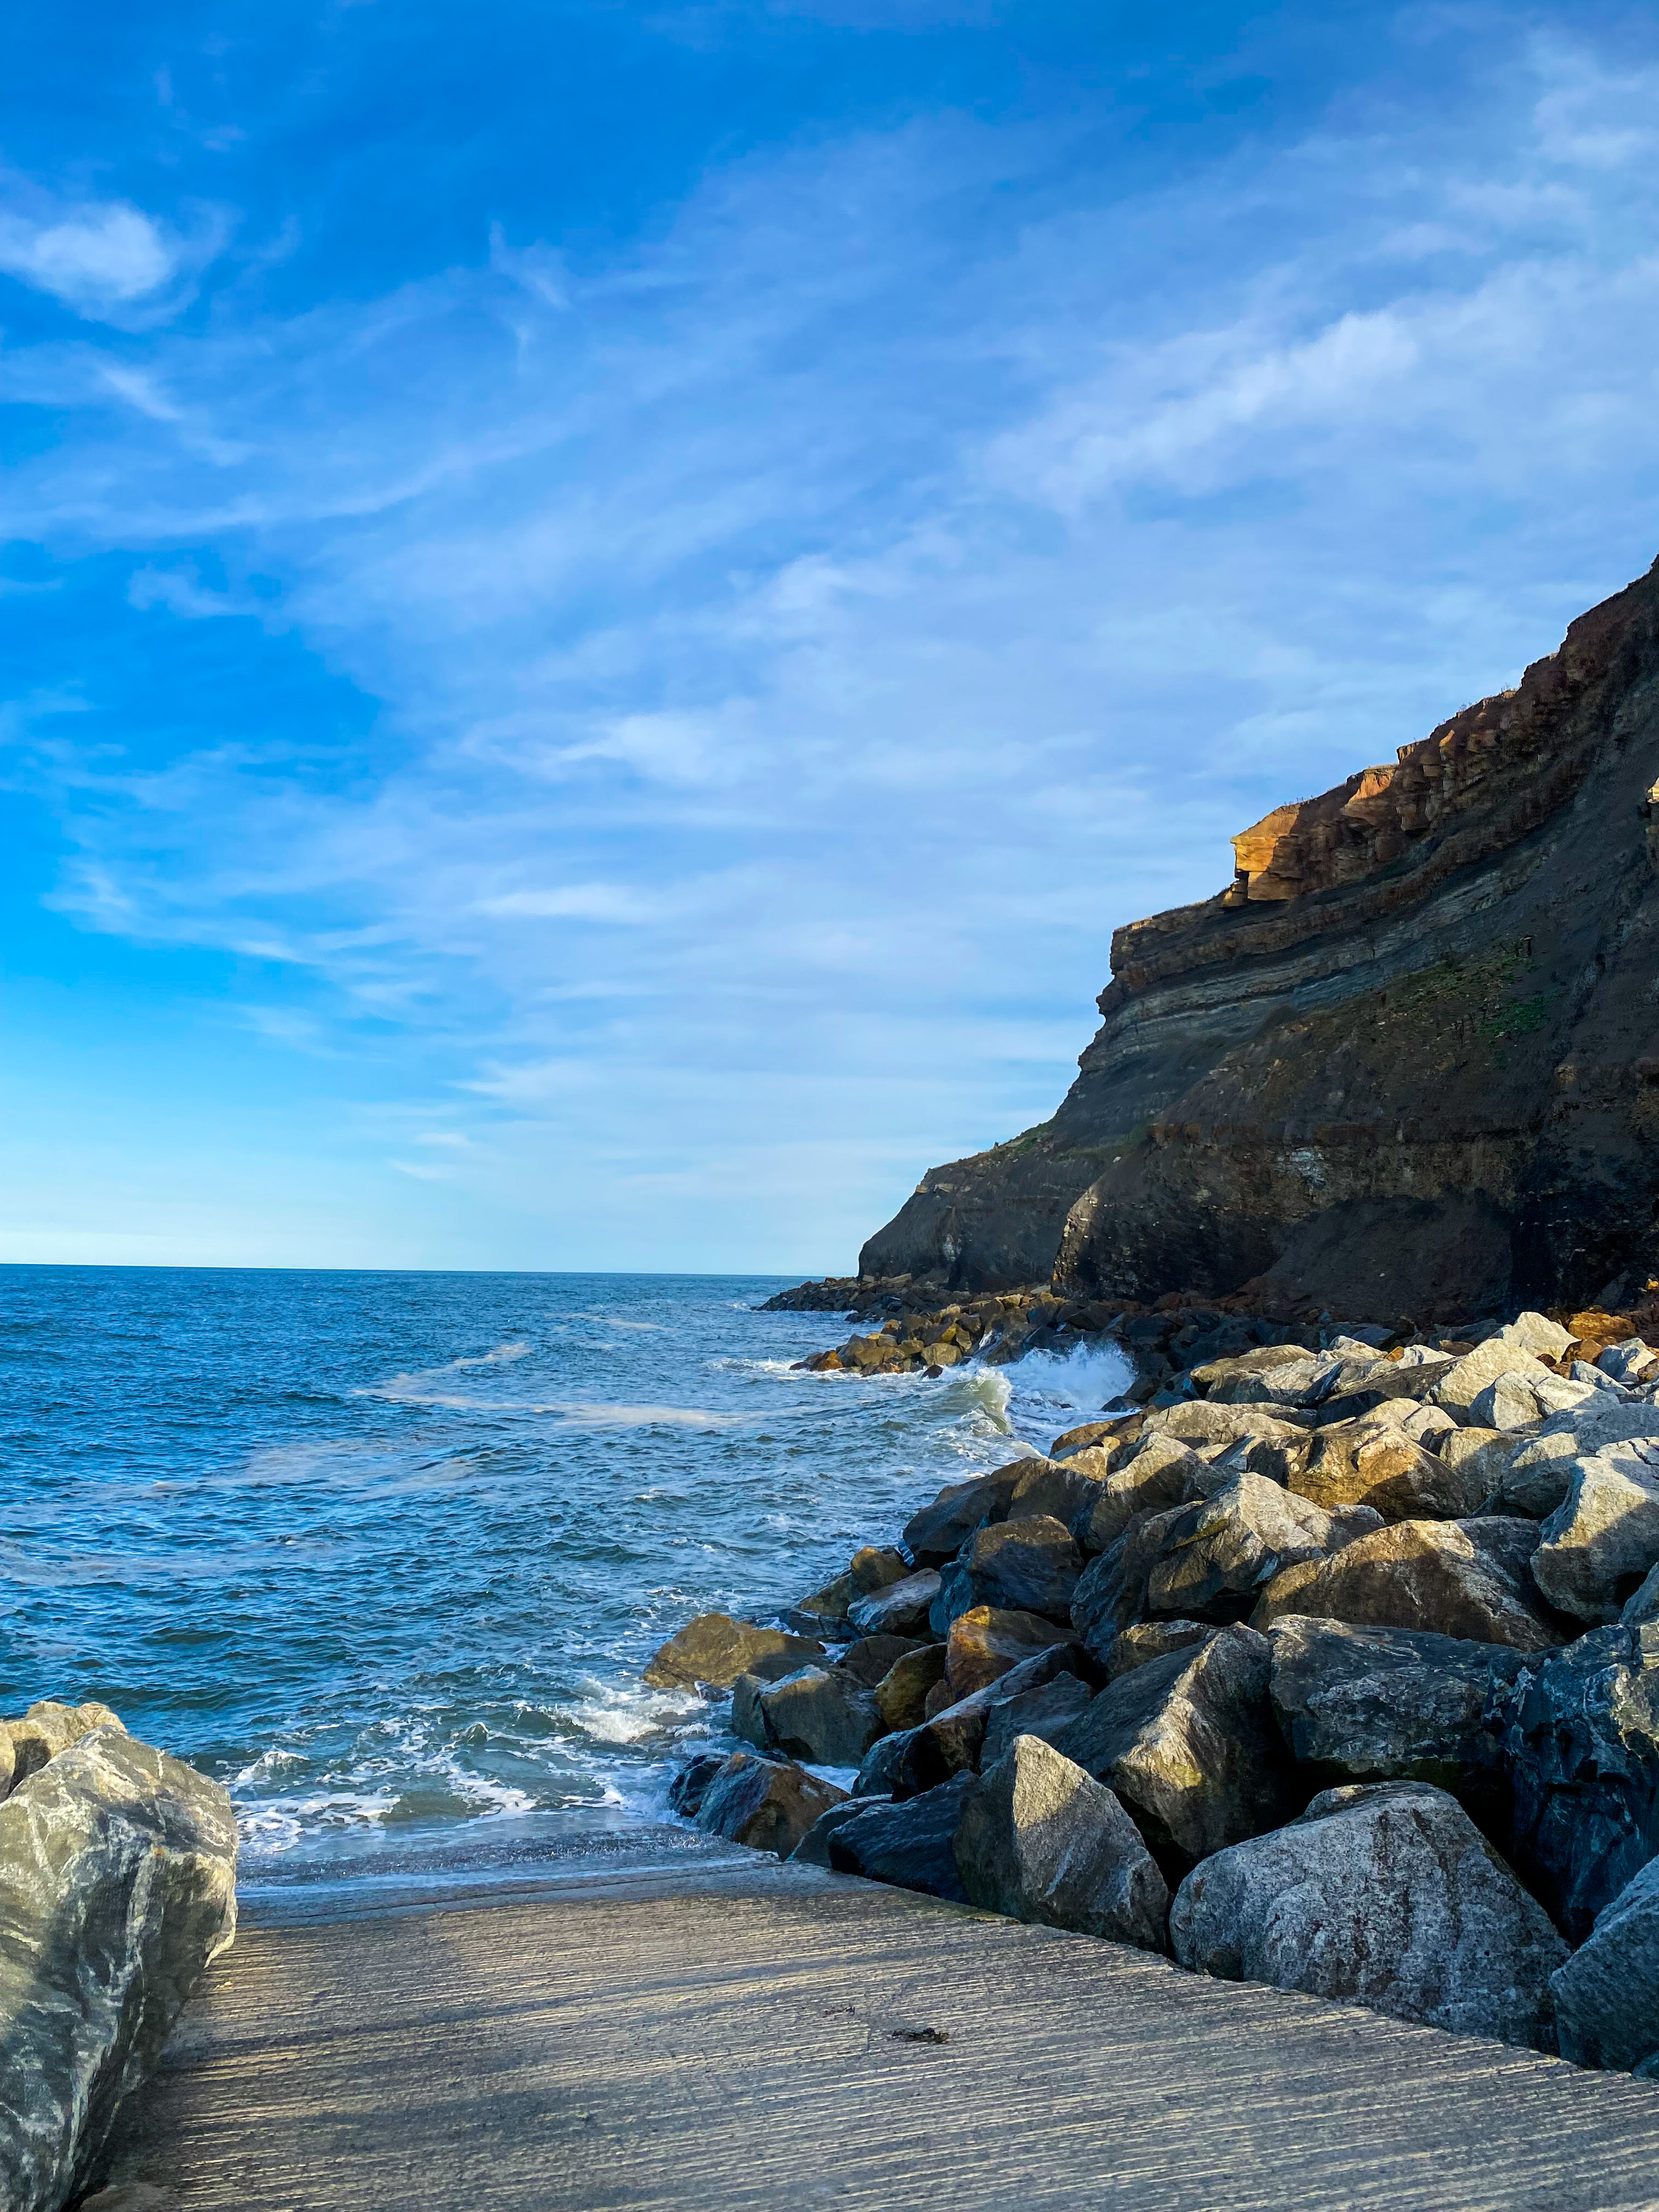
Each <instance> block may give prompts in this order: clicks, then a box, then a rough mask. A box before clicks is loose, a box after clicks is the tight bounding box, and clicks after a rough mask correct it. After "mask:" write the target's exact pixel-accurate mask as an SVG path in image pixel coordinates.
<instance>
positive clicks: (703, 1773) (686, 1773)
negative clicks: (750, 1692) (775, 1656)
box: [668, 1675, 756, 1820]
mask: <svg viewBox="0 0 1659 2212" xmlns="http://www.w3.org/2000/svg"><path fill="white" fill-rule="evenodd" d="M749 1679H750V1680H751V1681H753V1680H755V1679H756V1678H755V1677H754V1676H753V1675H750V1677H749ZM731 1756H732V1754H731V1753H730V1752H729V1751H700V1752H699V1753H697V1754H696V1758H695V1759H688V1760H687V1761H686V1763H685V1765H684V1766H683V1767H681V1769H680V1771H679V1772H678V1774H677V1775H676V1776H675V1777H674V1779H673V1780H672V1781H671V1783H670V1784H669V1785H668V1809H669V1811H670V1812H671V1813H678V1814H679V1816H680V1818H681V1820H696V1817H697V1814H698V1813H699V1811H700V1810H701V1809H702V1801H703V1796H704V1793H705V1792H706V1791H707V1790H708V1785H709V1784H710V1783H711V1782H712V1781H713V1780H714V1777H715V1776H716V1775H717V1774H718V1773H719V1772H720V1769H721V1767H723V1766H724V1765H725V1764H726V1760H727V1759H729V1758H730V1757H731Z"/></svg>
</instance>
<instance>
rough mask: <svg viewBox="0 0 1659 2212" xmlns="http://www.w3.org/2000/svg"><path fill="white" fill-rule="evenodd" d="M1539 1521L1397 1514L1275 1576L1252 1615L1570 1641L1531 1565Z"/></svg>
mask: <svg viewBox="0 0 1659 2212" xmlns="http://www.w3.org/2000/svg"><path fill="white" fill-rule="evenodd" d="M1538 1542H1539V1531H1538V1528H1537V1525H1536V1523H1535V1522H1531V1521H1520V1520H1504V1519H1500V1518H1498V1517H1497V1516H1492V1517H1490V1518H1488V1517H1485V1516H1482V1517H1480V1518H1478V1519H1475V1520H1472V1521H1395V1522H1388V1523H1385V1525H1384V1526H1383V1528H1378V1529H1376V1530H1375V1531H1374V1532H1373V1533H1372V1534H1370V1535H1369V1536H1361V1537H1360V1538H1358V1541H1356V1542H1354V1543H1352V1544H1349V1545H1346V1547H1344V1548H1343V1549H1342V1550H1341V1551H1340V1552H1339V1553H1336V1555H1335V1557H1334V1559H1325V1560H1314V1561H1309V1562H1308V1563H1307V1564H1305V1565H1300V1566H1293V1567H1287V1568H1285V1571H1283V1572H1282V1573H1281V1574H1278V1575H1275V1576H1274V1577H1273V1580H1272V1582H1270V1583H1268V1584H1267V1588H1266V1589H1264V1590H1263V1591H1262V1594H1261V1602H1260V1604H1259V1605H1258V1606H1257V1607H1256V1609H1255V1613H1252V1615H1251V1616H1250V1618H1251V1623H1252V1625H1253V1626H1255V1627H1256V1628H1259V1629H1266V1628H1267V1627H1270V1626H1272V1624H1273V1622H1274V1621H1275V1620H1281V1619H1283V1618H1284V1617H1285V1615H1286V1614H1287V1613H1306V1614H1310V1615H1312V1616H1315V1617H1316V1618H1322V1619H1325V1620H1347V1621H1352V1622H1354V1623H1355V1624H1356V1625H1358V1626H1371V1627H1376V1628H1423V1629H1430V1630H1432V1631H1433V1632H1435V1633H1437V1634H1438V1635H1442V1636H1456V1637H1463V1638H1468V1639H1470V1640H1472V1641H1474V1642H1476V1643H1482V1644H1512V1645H1514V1647H1515V1648H1516V1650H1521V1651H1545V1650H1550V1649H1551V1648H1552V1647H1553V1646H1554V1645H1557V1644H1560V1643H1561V1642H1562V1641H1563V1640H1564V1635H1565V1632H1564V1631H1563V1630H1562V1629H1561V1628H1560V1627H1559V1626H1557V1625H1556V1623H1555V1622H1554V1621H1553V1620H1551V1619H1550V1617H1549V1615H1548V1613H1547V1609H1546V1608H1545V1607H1544V1605H1543V1602H1542V1601H1541V1599H1540V1597H1539V1595H1538V1593H1537V1589H1536V1587H1535V1585H1534V1583H1533V1580H1532V1577H1531V1575H1530V1573H1529V1572H1528V1568H1529V1565H1530V1563H1531V1559H1532V1555H1533V1553H1534V1551H1536V1549H1537V1547H1538Z"/></svg>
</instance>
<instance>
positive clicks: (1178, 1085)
mask: <svg viewBox="0 0 1659 2212" xmlns="http://www.w3.org/2000/svg"><path fill="white" fill-rule="evenodd" d="M1656 779H1659V562H1656V564H1655V567H1654V568H1653V569H1651V570H1650V572H1649V573H1648V574H1647V575H1646V576H1644V577H1643V578H1642V579H1640V580H1638V582H1636V583H1634V584H1632V585H1631V586H1629V587H1628V588H1627V589H1626V590H1625V591H1623V592H1620V593H1618V594H1617V595H1616V597H1614V598H1613V599H1608V600H1607V601H1606V602H1605V604H1603V605H1601V606H1599V607H1596V608H1595V609H1594V610H1593V611H1591V612H1590V613H1589V614H1587V615H1584V616H1583V617H1580V619H1579V620H1578V621H1577V622H1575V623H1573V624H1572V626H1571V629H1569V630H1568V632H1567V635H1566V637H1565V641H1563V643H1562V645H1561V647H1559V650H1558V651H1557V652H1555V653H1552V654H1551V655H1550V656H1549V658H1548V659H1544V660H1541V661H1537V662H1535V663H1534V665H1532V666H1531V667H1530V668H1528V671H1527V672H1526V674H1525V676H1524V677H1523V678H1522V681H1521V683H1520V684H1519V685H1518V687H1517V688H1516V690H1513V691H1509V692H1504V693H1501V694H1499V695H1498V696H1496V697H1493V698H1490V699H1483V700H1482V701H1480V702H1479V704H1478V705H1476V706H1474V707H1470V708H1465V710H1464V711H1463V712H1462V714H1457V715H1455V716H1454V717H1453V719H1452V720H1450V721H1449V722H1445V723H1443V724H1442V725H1441V726H1440V727H1439V728H1438V729H1437V730H1435V731H1434V732H1432V733H1431V735H1430V736H1429V737H1428V738H1425V739H1423V740H1422V741H1421V742H1420V743H1418V744H1410V745H1405V746H1402V747H1401V750H1400V754H1399V757H1398V760H1397V761H1396V762H1395V763H1394V764H1392V765H1390V766H1386V767H1381V768H1371V769H1364V770H1362V771H1361V772H1360V773H1359V774H1358V775H1355V776H1352V777H1350V778H1349V780H1348V781H1347V782H1346V783H1344V784H1342V785H1340V787H1338V788H1337V789H1336V790H1334V791H1332V792H1328V793H1325V794H1323V796H1322V797H1320V798H1317V799H1309V800H1304V801H1301V802H1298V803H1297V804H1295V805H1289V806H1284V807H1280V808H1279V809H1277V810H1276V811H1274V812H1273V813H1272V814H1270V815H1268V816H1267V818H1266V819H1265V820H1264V821H1262V822H1261V823H1258V824H1257V825H1256V826H1255V828H1254V829H1249V830H1246V831H1245V832H1243V834H1242V835H1241V836H1238V837H1237V838H1235V839H1234V841H1233V843H1234V854H1235V862H1236V867H1235V874H1234V880H1233V882H1232V883H1231V884H1230V885H1229V886H1228V887H1227V889H1226V890H1224V891H1222V892H1220V893H1218V895H1217V896H1215V897H1213V898H1211V899H1206V900H1203V901H1201V902H1199V903H1198V904H1197V905H1194V906H1189V907H1182V908H1176V909H1175V910H1174V911H1173V912H1171V913H1169V914H1163V915H1155V916H1153V917H1152V919H1151V920H1150V921H1140V922H1133V923H1131V924H1129V925H1128V926H1127V927H1125V928H1122V929H1120V930H1119V931H1118V932H1117V933H1116V935H1115V938H1114V939H1113V941H1112V958H1111V964H1112V981H1111V982H1110V984H1109V987H1107V989H1106V990H1105V991H1104V992H1103V994H1102V995H1101V999H1100V1009H1101V1012H1102V1014H1103V1017H1104V1019H1103V1024H1102V1026H1101V1029H1100V1030H1099V1031H1098V1033H1097V1036H1095V1038H1094V1040H1093V1042H1091V1044H1090V1046H1089V1048H1088V1049H1087V1050H1086V1051H1085V1053H1084V1054H1083V1056H1082V1059H1081V1060H1080V1061H1079V1076H1078V1079H1077V1081H1076V1082H1075V1083H1074V1084H1073V1086H1072V1088H1071V1090H1070V1091H1069V1092H1068V1093H1067V1095H1066V1099H1065V1101H1064V1103H1062V1104H1061V1106H1060V1109H1059V1111H1058V1112H1057V1113H1056V1114H1055V1115H1054V1118H1053V1120H1052V1121H1048V1122H1046V1123H1044V1124H1043V1125H1042V1127H1039V1128H1036V1129H1031V1130H1028V1131H1027V1132H1026V1133H1024V1135H1023V1136H1021V1137H1018V1138H1016V1139H1014V1140H1013V1141H1012V1142H1011V1143H1008V1144H1004V1145H999V1146H995V1147H994V1148H993V1150H991V1151H990V1152H985V1153H981V1154H980V1155H978V1156H977V1157H976V1158H972V1159H968V1160H961V1161H957V1162H956V1163H954V1164H951V1165H950V1166H947V1167H943V1168H939V1169H935V1170H933V1171H932V1172H930V1173H929V1174H928V1175H927V1176H925V1177H924V1178H923V1180H922V1182H921V1184H920V1185H919V1186H918V1188H917V1189H916V1191H915V1194H914V1195H913V1196H912V1197H911V1198H910V1199H909V1200H908V1201H907V1202H906V1204H905V1205H904V1206H903V1207H902V1209H901V1211H900V1212H899V1213H898V1214H897V1215H896V1218H894V1219H893V1220H892V1221H891V1222H890V1223H889V1224H888V1225H887V1226H886V1227H885V1228H884V1229H882V1230H880V1231H878V1232H877V1234H876V1235H875V1236H874V1237H872V1238H871V1239H870V1241H869V1243H867V1244H866V1246H865V1248H864V1250H863V1253H862V1254H861V1255H860V1270H861V1272H862V1273H865V1274H866V1275H868V1274H879V1275H897V1274H905V1273H908V1274H912V1275H915V1276H917V1277H922V1278H928V1279H937V1280H939V1281H941V1282H942V1283H944V1284H945V1285H949V1286H950V1287H951V1288H952V1289H955V1290H958V1291H964V1290H973V1291H987V1290H994V1289H999V1288H1002V1287H1005V1286H1006V1285H1012V1284H1016V1283H1031V1282H1036V1281H1041V1280H1044V1279H1048V1277H1049V1276H1050V1275H1051V1273H1052V1276H1053V1278H1054V1283H1055V1286H1056V1288H1058V1289H1060V1290H1062V1291H1067V1292H1069V1293H1071V1294H1073V1295H1075V1296H1101V1297H1110V1296H1117V1297H1136V1298H1140V1299H1150V1298H1155V1297H1158V1296H1161V1295H1164V1294H1165V1293H1168V1292H1170V1291H1176V1290H1181V1291H1188V1292H1191V1291H1197V1292H1200V1293H1202V1294H1205V1295H1208V1296H1225V1295H1228V1294H1230V1293H1233V1292H1236V1291H1243V1290H1246V1289H1255V1290H1256V1291H1260V1292H1261V1294H1263V1295H1268V1296H1271V1297H1273V1299H1274V1300H1275V1302H1276V1303H1278V1304H1281V1305H1289V1304H1295V1303H1297V1301H1301V1300H1306V1301H1310V1302H1315V1303H1318V1304H1327V1305H1329V1306H1331V1307H1332V1309H1333V1310H1336V1311H1348V1312H1353V1311H1363V1312H1365V1313H1367V1314H1371V1315H1376V1314H1384V1313H1400V1314H1410V1315H1412V1316H1413V1317H1416V1318H1419V1319H1421V1318H1426V1317H1432V1316H1435V1315H1437V1314H1442V1315H1445V1314H1454V1313H1468V1312H1479V1311H1484V1310H1490V1309H1492V1308H1494V1307H1496V1306H1498V1305H1501V1304H1505V1303H1514V1302H1516V1301H1517V1300H1524V1301H1528V1302H1530V1303H1534V1304H1546V1303H1555V1302H1559V1301H1569V1302H1571V1301H1583V1300H1586V1299H1589V1298H1592V1297H1595V1296H1596V1295H1597V1293H1598V1292H1601V1291H1604V1290H1607V1291H1610V1292H1612V1293H1613V1295H1623V1294H1624V1292H1625V1291H1626V1290H1627V1289H1636V1288H1639V1287H1640V1286H1641V1284H1643V1283H1645V1281H1646V1279H1647V1278H1648V1275H1649V1273H1650V1271H1652V1270H1655V1269H1656V1267H1659V1236H1656V1218H1655V1215H1656V1199H1659V791H1656ZM1620 1278H1625V1279H1626V1282H1625V1283H1622V1284H1619V1285H1618V1287H1617V1290H1616V1291H1615V1290H1614V1288H1613V1286H1614V1285H1615V1284H1616V1283H1617V1279H1620ZM1638 1278H1639V1279H1640V1281H1639V1282H1638V1280H1637V1279H1638Z"/></svg>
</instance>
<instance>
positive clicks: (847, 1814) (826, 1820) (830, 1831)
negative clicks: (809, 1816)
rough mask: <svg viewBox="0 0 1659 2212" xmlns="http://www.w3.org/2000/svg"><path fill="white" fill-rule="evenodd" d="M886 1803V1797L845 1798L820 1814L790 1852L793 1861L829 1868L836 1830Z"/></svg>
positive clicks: (799, 1863) (804, 1864) (796, 1863)
mask: <svg viewBox="0 0 1659 2212" xmlns="http://www.w3.org/2000/svg"><path fill="white" fill-rule="evenodd" d="M886 1802H887V1801H886V1799H885V1798H884V1797H845V1798H843V1799H842V1802H841V1803H840V1804H839V1805H832V1806H830V1808H829V1810H828V1812H825V1813H820V1814H818V1817H817V1820H814V1821H813V1823H812V1825H811V1827H810V1828H809V1829H808V1830H807V1831H806V1833H805V1835H804V1836H803V1837H802V1838H801V1839H800V1841H799V1843H798V1844H796V1846H795V1848H794V1850H793V1851H791V1852H790V1854H789V1857H790V1859H791V1861H792V1862H793V1863H794V1864H795V1865H797V1866H817V1867H827V1866H828V1865H829V1838H830V1837H831V1836H833V1835H834V1833H835V1832H836V1829H837V1828H839V1827H841V1826H842V1825H843V1824H844V1823H845V1822H846V1821H848V1820H856V1819H857V1817H858V1815H859V1814H860V1813H867V1812H868V1811H869V1810H870V1808H871V1807H872V1805H884V1804H885V1803H886Z"/></svg>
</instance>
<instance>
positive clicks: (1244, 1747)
mask: <svg viewBox="0 0 1659 2212" xmlns="http://www.w3.org/2000/svg"><path fill="white" fill-rule="evenodd" d="M1267 1680H1268V1646H1267V1638H1266V1637H1264V1636H1258V1635H1256V1634H1255V1632H1254V1631H1253V1630H1251V1629H1249V1628H1241V1627H1237V1626H1232V1627H1227V1628H1223V1629H1220V1630H1218V1632H1216V1633H1215V1634H1214V1635H1213V1636H1212V1637H1211V1638H1209V1639H1208V1640H1207V1641H1206V1642H1205V1643H1203V1644H1194V1645H1193V1646H1191V1647H1190V1648H1189V1649H1188V1650H1179V1651H1171V1652H1169V1653H1167V1654H1166V1655H1165V1656H1164V1657H1163V1658H1161V1659H1150V1660H1148V1661H1147V1662H1146V1665H1145V1666H1143V1667H1137V1668H1135V1669H1134V1670H1133V1672H1132V1673H1130V1674H1123V1675H1120V1676H1119V1678H1118V1679H1117V1680H1115V1681H1114V1682H1109V1683H1108V1684H1107V1686H1106V1687H1105V1688H1104V1689H1103V1691H1101V1692H1100V1694H1099V1695H1098V1696H1097V1698H1096V1699H1094V1700H1093V1702H1092V1703H1091V1705H1090V1706H1089V1708H1088V1711H1086V1712H1085V1713H1083V1714H1081V1715H1080V1716H1079V1718H1078V1719H1076V1720H1075V1721H1073V1723H1072V1724H1071V1726H1070V1727H1069V1728H1066V1729H1062V1730H1061V1731H1060V1737H1059V1740H1058V1742H1057V1745H1056V1748H1057V1749H1058V1750H1060V1751H1062V1752H1064V1753H1065V1754H1066V1757H1067V1758H1068V1759H1075V1760H1076V1762H1077V1764H1078V1765H1079V1766H1082V1767H1085V1768H1086V1769H1087V1771H1089V1772H1090V1773H1091V1774H1092V1775H1093V1776H1094V1778H1095V1779H1096V1781H1097V1782H1104V1783H1106V1784H1109V1787H1110V1788H1112V1789H1113V1790H1115V1791H1116V1792H1117V1794H1118V1796H1119V1797H1120V1798H1121V1800H1122V1801H1123V1802H1124V1804H1125V1805H1126V1806H1127V1808H1128V1809H1129V1811H1130V1812H1131V1813H1132V1814H1133V1815H1134V1818H1135V1820H1136V1821H1137V1823H1138V1824H1139V1828H1140V1831H1141V1833H1142V1834H1143V1835H1144V1836H1145V1837H1146V1841H1147V1844H1148V1845H1149V1846H1150V1848H1151V1850H1152V1855H1153V1857H1155V1858H1156V1859H1157V1860H1158V1863H1159V1864H1160V1866H1162V1867H1163V1868H1164V1871H1165V1873H1166V1874H1170V1873H1184V1872H1185V1871H1186V1869H1188V1867H1190V1866H1194V1865H1195V1864H1196V1863H1197V1862H1198V1861H1199V1860H1200V1859H1203V1858H1207V1857H1209V1856H1210V1854H1211V1853H1212V1851H1218V1850H1224V1849H1225V1847H1226V1846H1227V1845H1228V1844H1236V1843H1239V1842H1241V1841H1243V1838H1245V1837H1247V1836H1254V1835H1257V1834H1259V1833H1260V1832H1261V1830H1262V1829H1264V1828H1272V1827H1276V1826H1278V1825H1279V1822H1280V1821H1282V1820H1285V1819H1286V1818H1287V1817H1288V1816H1289V1814H1290V1812H1291V1798H1290V1795H1289V1792H1290V1790H1291V1786H1292V1785H1291V1762H1290V1758H1289V1755H1288V1753H1286V1751H1285V1746H1284V1743H1283V1741H1282V1740H1281V1738H1280V1736H1279V1728H1278V1724H1277V1723H1276V1722H1275V1721H1274V1719H1273V1707H1272V1705H1270V1704H1269V1702H1268V1698H1267Z"/></svg>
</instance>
